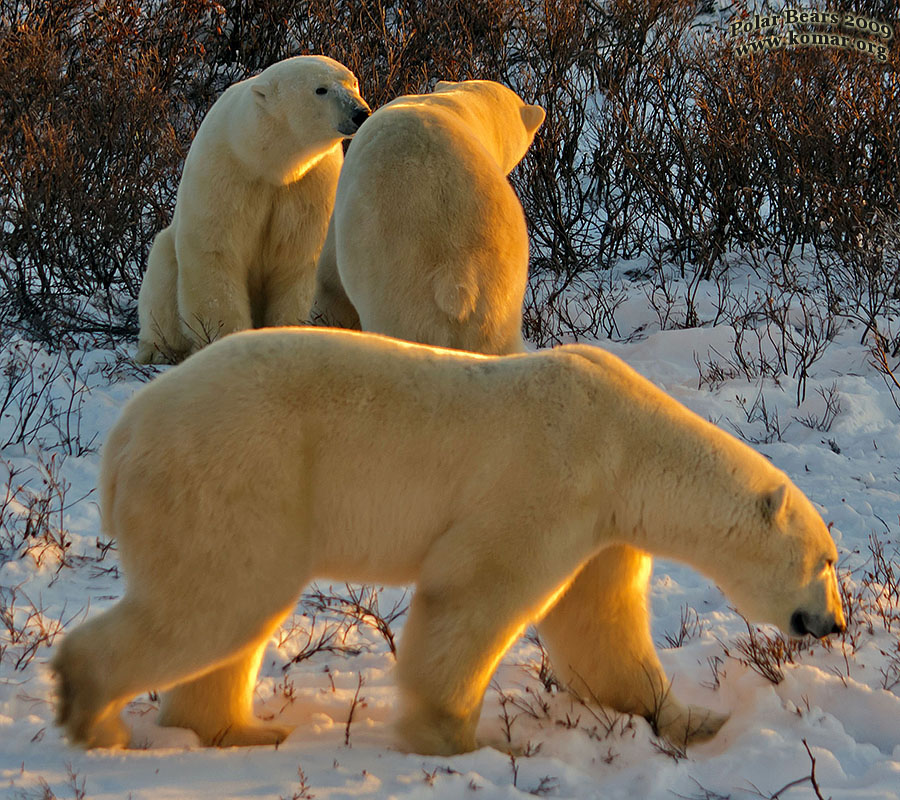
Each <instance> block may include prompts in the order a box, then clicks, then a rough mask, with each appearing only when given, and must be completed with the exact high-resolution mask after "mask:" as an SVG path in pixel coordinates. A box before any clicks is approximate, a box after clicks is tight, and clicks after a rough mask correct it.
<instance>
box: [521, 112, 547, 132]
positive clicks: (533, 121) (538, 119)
mask: <svg viewBox="0 0 900 800" xmlns="http://www.w3.org/2000/svg"><path fill="white" fill-rule="evenodd" d="M546 116H547V115H546V114H545V113H544V109H543V108H541V107H540V106H522V124H523V125H524V126H525V130H527V131H528V132H529V133H534V132H535V131H536V130H537V129H538V128H539V127H540V126H541V123H542V122H543V121H544V117H546Z"/></svg>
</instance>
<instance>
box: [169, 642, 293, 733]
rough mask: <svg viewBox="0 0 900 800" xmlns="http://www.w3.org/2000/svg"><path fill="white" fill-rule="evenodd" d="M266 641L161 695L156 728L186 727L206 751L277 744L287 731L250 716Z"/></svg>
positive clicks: (289, 729) (288, 729) (289, 728)
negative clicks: (206, 748) (196, 736)
mask: <svg viewBox="0 0 900 800" xmlns="http://www.w3.org/2000/svg"><path fill="white" fill-rule="evenodd" d="M267 642H268V635H267V636H266V637H265V638H264V639H263V641H262V643H260V644H256V645H253V646H251V647H250V648H248V649H247V650H245V651H244V652H243V653H242V654H241V655H240V656H239V657H238V658H236V659H235V660H233V661H231V662H229V663H227V664H225V665H224V666H222V667H219V668H218V669H214V670H213V671H212V672H208V673H207V674H206V675H203V676H202V677H200V678H196V679H195V680H192V681H189V682H188V683H182V684H179V685H178V686H175V687H173V688H172V689H170V690H169V691H168V692H166V693H165V694H164V695H163V697H162V703H161V708H160V714H159V719H158V720H157V722H158V724H159V725H163V726H166V727H176V728H189V729H191V730H192V731H194V732H195V733H196V734H197V735H198V736H199V737H200V741H201V742H202V743H203V744H205V745H206V746H207V747H213V746H215V747H242V746H247V745H273V744H274V745H277V744H280V743H281V742H283V741H284V740H285V739H286V738H287V736H288V734H289V733H290V732H291V731H292V730H293V728H292V727H285V726H282V725H262V724H261V723H260V722H258V721H257V720H256V719H255V718H254V716H253V692H254V689H255V688H256V676H257V673H258V672H259V665H260V662H261V661H262V657H263V653H264V652H265V649H266V644H267Z"/></svg>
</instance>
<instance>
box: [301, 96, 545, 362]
mask: <svg viewBox="0 0 900 800" xmlns="http://www.w3.org/2000/svg"><path fill="white" fill-rule="evenodd" d="M543 120H544V110H543V109H542V108H541V107H540V106H535V105H528V104H527V103H524V102H523V101H522V100H521V98H519V97H518V95H516V94H515V92H513V91H511V90H510V89H507V88H506V87H505V86H502V85H501V84H499V83H495V82H493V81H482V80H474V81H463V82H461V83H448V82H444V81H441V82H439V83H438V84H437V87H436V88H435V90H434V92H433V93H432V94H424V95H409V96H404V97H398V98H397V99H396V100H392V101H391V102H390V103H388V104H387V105H385V106H383V107H382V108H379V109H378V110H377V111H375V113H374V114H372V116H371V118H370V119H369V120H367V121H366V124H365V125H364V126H363V127H362V129H361V130H360V132H359V133H358V134H357V136H356V138H355V139H354V141H353V143H352V144H351V146H350V148H349V150H348V151H347V158H346V161H345V162H344V168H343V170H342V172H341V177H340V180H339V182H338V189H337V198H336V200H335V207H334V216H333V218H332V222H331V226H330V229H329V234H328V239H327V241H326V244H325V247H324V248H323V251H322V254H321V256H320V259H319V266H318V271H317V278H316V295H315V299H314V301H313V308H312V312H311V319H312V320H313V321H314V322H318V323H319V324H324V325H337V326H339V327H347V328H359V327H361V328H362V330H365V331H373V332H376V333H384V334H388V335H390V336H396V337H399V338H401V339H407V340H409V341H413V342H422V343H425V344H433V345H440V346H444V347H454V348H459V349H461V350H472V351H474V352H479V353H493V354H505V353H513V352H519V351H522V350H524V345H523V342H522V302H523V298H524V295H525V284H526V280H527V276H528V234H527V231H526V227H525V215H524V213H523V212H522V206H521V204H520V203H519V200H518V198H517V197H516V194H515V192H514V191H513V189H512V187H511V186H510V184H509V181H508V180H507V179H506V175H507V173H509V171H510V170H511V169H512V168H513V167H514V166H515V165H516V164H518V163H519V161H520V160H521V159H522V157H523V156H524V155H525V152H526V151H527V150H528V147H529V146H530V145H531V142H532V140H533V139H534V135H535V132H536V131H537V129H538V127H539V126H540V124H541V123H542V122H543Z"/></svg>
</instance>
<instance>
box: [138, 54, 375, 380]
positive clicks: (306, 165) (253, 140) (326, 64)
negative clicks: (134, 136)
mask: <svg viewBox="0 0 900 800" xmlns="http://www.w3.org/2000/svg"><path fill="white" fill-rule="evenodd" d="M368 115H369V108H368V106H367V105H366V103H365V101H364V100H363V99H362V98H361V97H360V95H359V86H358V83H357V81H356V78H355V77H354V76H353V73H352V72H350V70H348V69H347V68H346V67H344V66H343V65H342V64H339V63H338V62H337V61H334V60H332V59H330V58H326V57H324V56H297V57H295V58H288V59H286V60H284V61H280V62H278V63H277V64H273V65H272V66H271V67H269V68H268V69H266V70H264V71H263V72H261V73H260V74H259V75H257V76H255V77H253V78H249V79H248V80H245V81H241V82H240V83H236V84H234V85H233V86H231V87H229V88H228V89H227V90H226V91H225V92H224V93H223V94H222V96H221V97H220V98H219V99H218V100H217V101H216V102H215V104H214V105H213V107H212V108H211V109H210V110H209V113H208V114H207V115H206V117H205V118H204V120H203V122H202V124H201V125H200V129H199V130H198V131H197V135H196V136H195V137H194V141H193V143H192V144H191V147H190V150H189V152H188V156H187V160H186V161H185V164H184V173H183V174H182V177H181V183H180V185H179V186H178V195H177V199H176V202H175V214H174V217H173V219H172V223H171V225H169V226H168V227H167V228H165V229H164V230H162V231H161V232H160V233H159V234H158V235H157V237H156V239H155V240H154V242H153V247H152V248H151V250H150V257H149V261H148V264H147V273H146V275H145V276H144V281H143V284H142V285H141V291H140V295H139V297H138V317H139V321H140V334H139V337H138V352H137V360H138V361H139V362H142V363H149V362H165V361H170V360H172V361H178V360H180V359H182V358H184V357H185V356H187V355H188V354H189V353H191V352H193V351H194V350H197V349H199V348H200V347H203V345H204V344H206V343H208V342H209V341H210V340H212V339H215V338H218V337H221V336H225V335H226V334H228V333H232V332H234V331H238V330H243V329H244V328H250V327H260V326H263V325H290V324H299V323H300V322H302V321H304V320H305V319H306V317H307V315H308V313H309V308H310V305H311V303H312V294H313V290H314V286H315V270H316V260H317V258H318V255H319V251H320V250H321V248H322V242H323V241H324V239H325V232H326V229H327V225H328V219H329V217H330V216H331V210H332V206H333V205H334V192H335V188H336V186H337V180H338V174H339V172H340V169H341V163H342V162H343V150H342V146H341V141H342V139H345V138H347V137H349V136H352V135H353V134H354V133H355V132H356V130H357V129H358V128H359V126H360V125H361V124H362V122H363V120H365V119H366V118H367V117H368Z"/></svg>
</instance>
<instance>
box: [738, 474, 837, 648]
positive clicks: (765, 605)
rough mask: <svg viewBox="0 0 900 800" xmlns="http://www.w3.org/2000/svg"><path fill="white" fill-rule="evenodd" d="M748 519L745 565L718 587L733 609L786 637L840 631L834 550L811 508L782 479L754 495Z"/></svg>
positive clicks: (832, 543)
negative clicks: (751, 517)
mask: <svg viewBox="0 0 900 800" xmlns="http://www.w3.org/2000/svg"><path fill="white" fill-rule="evenodd" d="M754 515H755V516H756V517H757V519H756V524H755V525H754V526H753V528H755V530H752V529H751V531H750V532H749V536H748V532H747V531H746V528H745V530H744V533H743V534H742V535H743V536H745V537H747V538H748V539H749V541H747V542H746V554H747V556H748V558H747V563H745V564H743V565H741V568H740V569H732V570H730V577H729V579H728V581H727V583H728V584H729V585H728V586H723V588H725V590H726V592H727V594H728V595H729V597H730V598H731V599H732V600H734V601H735V603H736V604H737V607H738V609H739V610H740V611H741V612H742V613H743V614H744V615H745V616H746V617H748V618H750V619H758V620H761V621H765V622H769V623H772V624H774V625H777V626H778V627H779V628H781V630H783V631H785V632H786V633H789V634H790V635H792V636H803V635H805V634H807V633H809V634H812V635H813V636H817V637H823V636H827V635H828V634H830V633H840V632H841V631H843V630H844V628H845V627H846V624H845V620H844V612H843V608H842V605H841V596H840V591H839V589H838V583H837V575H836V573H835V564H836V563H837V548H836V547H835V545H834V541H833V540H832V538H831V534H830V533H829V531H828V528H827V527H826V525H825V523H824V522H823V521H822V518H821V516H819V514H818V513H817V512H816V510H815V509H814V508H813V506H812V503H810V501H809V500H808V499H807V498H806V496H805V495H804V494H803V493H802V492H801V491H800V490H799V489H797V488H796V487H795V486H794V485H793V484H792V483H791V482H790V481H789V480H787V478H786V476H785V482H783V483H779V484H777V485H776V486H774V487H772V488H770V489H767V490H765V491H763V492H762V493H761V494H760V495H759V497H758V500H757V502H756V508H755V509H754Z"/></svg>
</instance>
